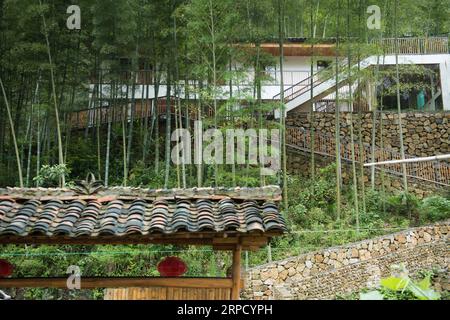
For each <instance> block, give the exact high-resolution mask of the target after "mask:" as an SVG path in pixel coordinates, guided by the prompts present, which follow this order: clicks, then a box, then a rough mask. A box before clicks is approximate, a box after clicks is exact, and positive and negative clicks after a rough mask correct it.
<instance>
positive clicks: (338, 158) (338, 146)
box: [335, 0, 342, 220]
mask: <svg viewBox="0 0 450 320" xmlns="http://www.w3.org/2000/svg"><path fill="white" fill-rule="evenodd" d="M337 5H338V8H337V14H336V17H337V23H336V25H337V36H336V91H335V93H336V114H335V144H336V217H337V219H338V220H340V218H341V186H342V169H341V126H340V121H341V119H340V107H339V89H338V88H339V87H338V82H339V52H338V51H339V47H340V34H339V28H340V16H339V15H340V10H341V0H337Z"/></svg>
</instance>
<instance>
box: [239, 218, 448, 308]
mask: <svg viewBox="0 0 450 320" xmlns="http://www.w3.org/2000/svg"><path fill="white" fill-rule="evenodd" d="M449 233H450V221H447V222H444V223H440V224H436V225H432V226H427V227H420V228H414V229H409V230H407V231H403V232H399V233H396V234H391V235H387V236H382V237H378V238H375V239H370V240H365V241H361V242H358V243H353V244H349V245H346V246H341V247H334V248H328V249H325V250H321V251H317V252H312V253H308V254H304V255H301V256H298V257H292V258H289V259H286V260H282V261H276V262H273V263H270V264H266V265H263V266H259V267H256V268H252V269H250V270H248V272H247V273H246V277H245V278H246V282H245V283H246V287H245V289H244V290H243V292H242V297H243V298H244V299H255V300H265V299H333V298H334V297H335V296H336V295H337V294H341V295H342V294H348V293H352V292H355V291H358V290H361V289H363V288H367V287H373V286H376V285H377V283H378V282H379V279H380V278H381V277H385V276H389V274H390V268H391V266H392V265H393V264H399V263H405V264H406V267H407V268H408V270H409V271H410V273H416V272H417V271H419V270H420V269H424V268H426V269H430V268H433V267H439V268H440V269H445V270H448V267H449V250H448V249H449V246H448V234H449Z"/></svg>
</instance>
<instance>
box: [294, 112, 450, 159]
mask: <svg viewBox="0 0 450 320" xmlns="http://www.w3.org/2000/svg"><path fill="white" fill-rule="evenodd" d="M314 116H315V126H314V127H315V128H316V129H317V132H320V133H322V134H330V135H331V136H334V134H335V132H334V123H335V121H334V120H335V114H334V113H327V112H316V113H315V114H314ZM382 119H383V132H384V134H383V138H384V142H383V143H384V148H388V149H392V150H395V151H400V139H399V135H398V132H399V131H398V129H399V127H398V116H397V114H396V113H395V112H389V113H386V112H385V113H383V114H382ZM401 119H402V124H403V136H404V145H405V153H406V154H409V155H414V156H424V157H425V156H433V155H437V154H447V153H450V113H449V112H438V113H425V112H424V113H418V112H410V113H402V114H401ZM353 123H354V127H355V133H356V134H357V133H358V123H359V121H358V114H357V113H355V114H354V115H353ZM286 124H287V125H288V126H296V127H302V128H305V129H308V128H309V127H310V121H309V115H308V114H307V113H295V112H294V113H293V112H290V113H288V116H287V119H286ZM340 124H341V135H342V136H345V137H349V136H350V114H349V113H348V112H341V121H340ZM373 126H374V121H373V114H372V113H371V112H364V113H363V114H362V137H363V141H364V142H366V143H371V141H372V138H371V137H372V128H373ZM375 126H376V129H377V138H376V145H377V146H380V114H379V113H378V114H377V119H376V122H375Z"/></svg>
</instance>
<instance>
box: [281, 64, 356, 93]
mask: <svg viewBox="0 0 450 320" xmlns="http://www.w3.org/2000/svg"><path fill="white" fill-rule="evenodd" d="M339 65H340V66H341V67H346V66H347V65H348V64H347V62H346V60H341V61H339ZM335 66H336V64H335V63H334V64H332V65H330V66H329V67H327V68H325V69H322V70H320V71H318V72H316V73H315V74H313V75H312V76H310V77H308V78H306V79H304V80H302V81H300V82H298V83H296V84H295V85H293V86H291V87H289V88H288V89H286V90H284V100H285V101H284V102H289V101H292V100H294V99H295V98H297V97H299V96H301V95H302V94H304V93H306V92H307V91H308V90H310V89H311V85H312V86H313V88H316V87H317V86H319V85H321V84H322V83H324V82H326V81H328V80H331V79H332V78H333V75H330V76H327V77H323V78H322V75H323V74H327V73H328V72H330V71H332V70H333V69H334V68H335ZM311 83H312V84H311ZM297 87H300V88H299V89H298V90H297V91H295V88H297ZM305 88H307V90H305ZM289 93H290V94H289ZM280 97H281V93H279V94H277V95H275V96H274V97H273V99H274V100H277V99H279V98H280Z"/></svg>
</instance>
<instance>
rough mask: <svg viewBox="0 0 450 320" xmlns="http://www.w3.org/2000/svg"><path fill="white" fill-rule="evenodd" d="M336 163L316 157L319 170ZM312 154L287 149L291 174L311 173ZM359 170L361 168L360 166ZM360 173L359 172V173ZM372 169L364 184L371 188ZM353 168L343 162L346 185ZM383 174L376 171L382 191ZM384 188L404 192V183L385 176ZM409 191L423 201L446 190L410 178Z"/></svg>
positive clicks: (378, 188)
mask: <svg viewBox="0 0 450 320" xmlns="http://www.w3.org/2000/svg"><path fill="white" fill-rule="evenodd" d="M333 162H335V159H334V158H332V157H326V156H321V155H317V154H316V156H315V163H316V166H317V168H323V167H325V166H327V165H329V164H331V163H333ZM310 165H311V154H310V153H304V152H301V151H298V150H293V149H289V148H288V149H287V168H288V171H289V173H290V174H293V175H297V176H305V175H308V174H309V172H310V170H311V169H310ZM358 170H359V166H358ZM358 172H359V171H358ZM370 176H371V174H370V169H369V168H366V169H365V173H364V183H365V185H366V186H367V187H370V185H371V181H370ZM352 179H353V175H352V168H351V164H350V163H348V162H345V161H343V162H342V180H343V181H344V184H348V183H353V181H352ZM381 183H382V179H381V174H380V171H378V170H377V171H375V186H376V189H377V190H381ZM384 186H385V188H386V191H387V192H397V191H403V181H402V177H401V176H396V175H391V174H385V177H384ZM408 190H409V192H411V193H414V194H415V195H416V196H417V197H418V198H419V199H423V198H424V197H426V196H429V195H432V194H436V193H439V192H442V191H444V192H445V190H443V189H442V187H440V186H436V185H435V184H433V183H430V182H427V181H421V180H418V179H414V178H411V177H408Z"/></svg>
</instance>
